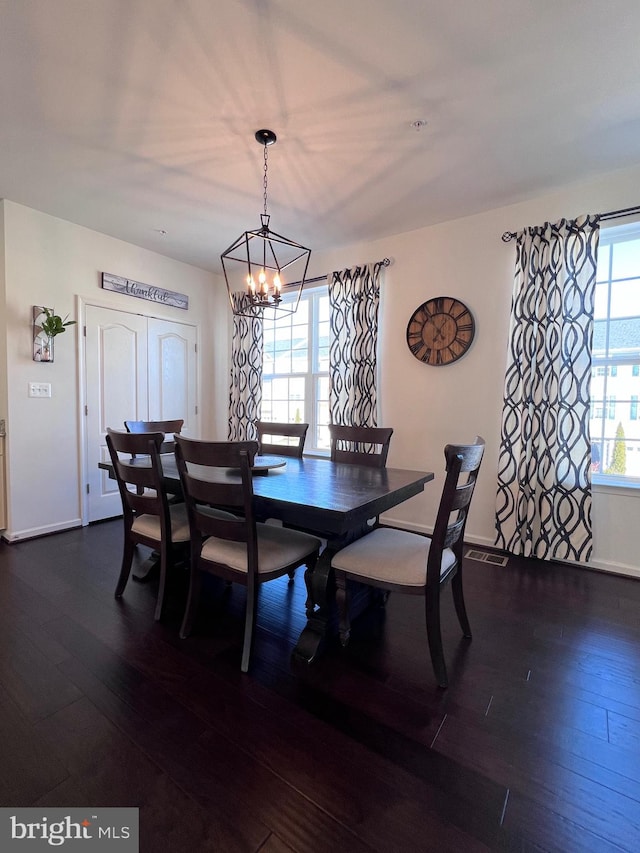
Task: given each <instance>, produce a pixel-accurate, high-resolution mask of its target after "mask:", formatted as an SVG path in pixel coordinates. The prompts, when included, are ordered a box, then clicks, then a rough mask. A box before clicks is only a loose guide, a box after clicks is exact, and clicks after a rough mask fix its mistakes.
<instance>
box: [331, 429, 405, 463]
mask: <svg viewBox="0 0 640 853" xmlns="http://www.w3.org/2000/svg"><path fill="white" fill-rule="evenodd" d="M392 435H393V429H391V428H390V427H354V426H342V425H340V424H329V436H330V438H331V461H332V462H348V463H349V464H351V465H365V466H367V467H368V468H384V467H385V465H386V464H387V455H388V453H389V442H390V441H391V436H392Z"/></svg>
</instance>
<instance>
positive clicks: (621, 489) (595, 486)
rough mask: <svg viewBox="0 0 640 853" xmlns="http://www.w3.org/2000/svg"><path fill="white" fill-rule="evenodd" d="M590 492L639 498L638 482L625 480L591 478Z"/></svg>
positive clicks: (639, 486) (639, 483) (639, 488)
mask: <svg viewBox="0 0 640 853" xmlns="http://www.w3.org/2000/svg"><path fill="white" fill-rule="evenodd" d="M591 485H592V490H593V491H594V492H599V493H602V494H605V495H606V494H609V495H626V496H628V497H633V498H640V481H638V480H627V479H622V478H620V479H614V478H613V477H607V479H606V480H605V479H600V478H598V479H596V478H595V477H593V478H592V481H591Z"/></svg>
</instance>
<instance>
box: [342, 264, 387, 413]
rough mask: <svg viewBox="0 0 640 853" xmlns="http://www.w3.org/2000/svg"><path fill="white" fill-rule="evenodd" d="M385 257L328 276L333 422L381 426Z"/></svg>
mask: <svg viewBox="0 0 640 853" xmlns="http://www.w3.org/2000/svg"><path fill="white" fill-rule="evenodd" d="M382 266H383V264H382V263H375V264H367V265H366V266H362V267H354V268H353V269H347V270H342V271H341V272H334V273H333V274H332V275H330V276H329V304H330V306H331V318H330V335H329V379H330V382H329V411H330V416H331V422H332V423H334V424H344V425H346V426H377V405H378V398H377V390H376V389H377V376H376V374H377V362H376V349H377V343H378V307H379V304H380V279H381V270H382Z"/></svg>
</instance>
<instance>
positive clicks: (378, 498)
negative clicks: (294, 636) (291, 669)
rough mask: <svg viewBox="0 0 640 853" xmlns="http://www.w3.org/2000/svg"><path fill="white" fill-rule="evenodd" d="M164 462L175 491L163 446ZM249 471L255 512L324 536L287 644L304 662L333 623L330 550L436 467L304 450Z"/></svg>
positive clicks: (210, 473) (261, 461) (222, 473)
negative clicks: (373, 463)
mask: <svg viewBox="0 0 640 853" xmlns="http://www.w3.org/2000/svg"><path fill="white" fill-rule="evenodd" d="M132 464H136V465H144V464H148V458H146V459H145V457H136V458H135V459H134V460H132ZM162 466H163V478H164V484H165V488H166V489H167V491H168V492H169V493H170V494H180V493H181V487H180V477H179V474H178V468H177V463H176V459H175V456H174V455H173V454H163V455H162ZM99 467H100V468H103V469H104V470H106V471H109V473H110V475H113V468H112V466H111V462H100V463H99ZM205 471H206V473H204V472H205ZM254 474H255V476H254V477H253V478H252V483H253V495H254V509H255V514H256V517H258V518H260V519H264V520H266V519H276V520H279V521H281V522H282V523H283V524H284V525H286V526H290V527H294V528H296V529H298V530H304V531H306V532H308V533H313V534H314V535H316V536H318V537H319V538H321V539H323V540H324V541H325V542H326V546H325V547H324V548H323V550H322V553H321V555H320V559H319V560H318V562H317V564H316V566H315V568H314V569H313V571H310V572H309V571H308V572H307V573H306V575H305V581H306V583H307V590H308V603H307V624H306V626H305V628H304V629H303V631H302V633H301V634H300V637H299V638H298V641H297V643H296V646H295V648H294V650H293V659H294V661H296V662H298V663H306V664H310V663H312V662H313V661H314V660H315V659H316V658H317V656H318V655H319V653H320V652H321V649H322V648H323V646H324V643H325V641H326V640H327V638H328V636H329V635H330V634H331V633H333V632H334V631H335V628H336V624H337V620H336V605H335V581H334V577H333V571H332V569H331V559H332V557H333V555H334V554H335V553H336V552H337V551H338V550H339V549H340V548H343V547H344V546H345V545H348V544H349V543H350V542H353V541H354V540H355V539H358V538H359V537H361V536H363V535H366V534H367V532H369V531H370V529H371V523H372V520H375V519H377V517H378V516H379V515H380V514H381V513H384V512H386V511H388V510H390V509H392V508H393V507H395V506H397V505H398V504H401V503H403V502H404V501H406V500H408V499H409V498H412V497H414V496H415V495H418V494H420V493H421V492H423V491H424V487H425V484H426V483H428V482H429V481H431V480H433V478H434V475H433V472H431V471H413V470H407V469H403V468H370V467H367V466H364V465H354V464H347V463H340V462H332V461H330V460H329V459H326V458H320V457H307V456H305V457H303V458H302V459H297V458H293V457H286V458H285V457H259V456H256V458H255V460H254ZM203 476H206V477H207V478H212V479H219V478H223V479H226V480H237V481H239V480H240V474H239V471H236V470H234V469H203Z"/></svg>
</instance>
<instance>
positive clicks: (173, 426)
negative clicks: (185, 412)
mask: <svg viewBox="0 0 640 853" xmlns="http://www.w3.org/2000/svg"><path fill="white" fill-rule="evenodd" d="M124 426H125V429H126V430H127V432H163V433H164V434H165V436H166V435H167V434H168V433H171V434H172V436H173V437H174V438H175V436H176V435H179V434H180V433H181V432H182V427H183V426H184V419H183V418H175V419H174V420H169V421H125V422H124ZM174 449H175V442H174V440H173V438H170V439H169V440H168V441H167V440H166V438H165V440H164V442H163V445H162V449H161V451H160V452H161V453H173V451H174Z"/></svg>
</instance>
